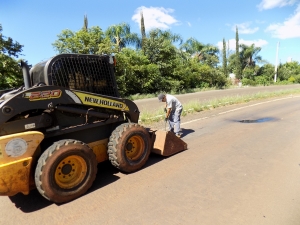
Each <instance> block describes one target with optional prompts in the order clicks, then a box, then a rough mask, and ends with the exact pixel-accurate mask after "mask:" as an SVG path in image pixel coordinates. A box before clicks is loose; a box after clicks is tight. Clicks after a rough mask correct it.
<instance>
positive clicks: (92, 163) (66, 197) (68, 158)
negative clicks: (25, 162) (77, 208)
mask: <svg viewBox="0 0 300 225" xmlns="http://www.w3.org/2000/svg"><path fill="white" fill-rule="evenodd" d="M96 173H97V160H96V156H95V154H94V152H93V151H92V149H90V148H89V147H88V146H87V145H86V144H84V143H83V142H80V141H76V140H71V139H68V140H61V141H58V142H55V143H54V144H53V145H51V146H50V147H49V148H48V149H47V150H46V151H45V152H44V153H43V154H42V155H41V157H40V159H39V160H38V165H37V167H36V170H35V184H36V187H37V189H38V191H39V192H40V193H41V195H43V196H44V197H45V198H46V199H48V200H50V201H53V202H56V203H63V202H68V201H71V200H73V199H75V198H78V197H79V196H81V195H82V194H84V193H85V192H86V191H87V190H88V189H89V188H90V187H91V185H92V183H93V181H94V180H95V178H96Z"/></svg>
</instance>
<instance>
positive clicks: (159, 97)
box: [158, 93, 165, 102]
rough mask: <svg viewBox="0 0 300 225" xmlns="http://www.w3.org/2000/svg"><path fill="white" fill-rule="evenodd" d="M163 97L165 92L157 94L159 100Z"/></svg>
mask: <svg viewBox="0 0 300 225" xmlns="http://www.w3.org/2000/svg"><path fill="white" fill-rule="evenodd" d="M164 97H165V94H163V93H161V94H159V95H158V100H159V101H160V102H161V101H162V99H163V98H164Z"/></svg>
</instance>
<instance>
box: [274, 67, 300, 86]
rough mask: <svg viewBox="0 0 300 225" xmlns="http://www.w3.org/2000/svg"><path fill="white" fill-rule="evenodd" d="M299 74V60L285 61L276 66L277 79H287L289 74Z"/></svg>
mask: <svg viewBox="0 0 300 225" xmlns="http://www.w3.org/2000/svg"><path fill="white" fill-rule="evenodd" d="M298 75H300V64H299V62H287V63H284V64H280V65H279V68H278V78H279V80H281V81H282V80H288V79H289V78H290V77H291V76H294V77H295V76H298Z"/></svg>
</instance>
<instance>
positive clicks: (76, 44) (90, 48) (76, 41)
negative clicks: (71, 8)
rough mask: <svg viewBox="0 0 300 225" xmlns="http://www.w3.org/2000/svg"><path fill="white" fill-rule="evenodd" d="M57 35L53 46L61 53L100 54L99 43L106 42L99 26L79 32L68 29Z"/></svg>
mask: <svg viewBox="0 0 300 225" xmlns="http://www.w3.org/2000/svg"><path fill="white" fill-rule="evenodd" d="M57 37H58V40H56V41H55V42H54V43H53V44H52V46H53V47H54V49H55V50H56V51H58V52H59V53H79V54H99V52H100V47H99V45H101V44H102V43H103V42H105V37H104V33H103V31H102V29H101V28H100V27H98V26H95V27H91V28H87V29H81V30H79V31H77V32H73V31H71V30H69V29H66V30H63V31H62V32H61V33H60V34H59V35H57ZM100 53H101V52H100ZM103 53H106V52H103Z"/></svg>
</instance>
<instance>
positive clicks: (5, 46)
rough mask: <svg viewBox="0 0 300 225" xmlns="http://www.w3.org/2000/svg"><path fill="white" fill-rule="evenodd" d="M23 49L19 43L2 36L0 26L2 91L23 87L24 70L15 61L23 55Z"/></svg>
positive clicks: (0, 27)
mask: <svg viewBox="0 0 300 225" xmlns="http://www.w3.org/2000/svg"><path fill="white" fill-rule="evenodd" d="M22 48H23V45H21V44H20V43H19V42H17V41H14V40H13V39H12V38H10V37H5V36H4V35H3V34H2V25H1V24H0V89H6V88H12V87H16V86H20V85H22V83H23V79H22V70H21V68H20V66H19V65H18V61H17V60H16V59H15V58H18V57H19V56H20V55H21V52H22ZM14 57H15V58H14Z"/></svg>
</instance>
